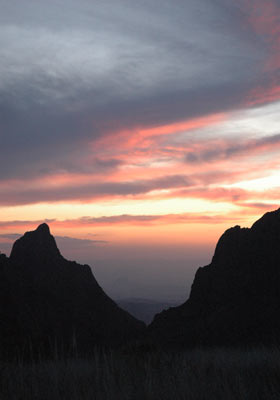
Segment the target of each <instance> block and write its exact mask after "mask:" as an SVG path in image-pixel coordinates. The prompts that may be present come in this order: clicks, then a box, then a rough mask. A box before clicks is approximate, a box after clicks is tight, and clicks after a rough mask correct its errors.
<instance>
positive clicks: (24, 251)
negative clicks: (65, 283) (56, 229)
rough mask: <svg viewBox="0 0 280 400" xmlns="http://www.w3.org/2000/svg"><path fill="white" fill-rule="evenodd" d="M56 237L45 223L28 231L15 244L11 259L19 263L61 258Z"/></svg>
mask: <svg viewBox="0 0 280 400" xmlns="http://www.w3.org/2000/svg"><path fill="white" fill-rule="evenodd" d="M60 257H61V255H60V252H59V250H58V248H57V245H56V242H55V239H54V237H53V236H52V235H51V233H50V228H49V226H48V225H47V224H45V223H43V224H41V225H39V226H38V228H37V229H36V230H34V231H30V232H26V233H25V234H24V235H23V236H22V237H21V238H19V239H18V240H16V242H15V243H14V245H13V248H12V252H11V256H10V260H11V261H12V262H16V263H17V264H24V263H25V262H26V261H28V262H29V263H34V262H40V264H41V265H42V264H44V263H47V262H50V261H51V262H53V261H54V260H55V259H58V258H60Z"/></svg>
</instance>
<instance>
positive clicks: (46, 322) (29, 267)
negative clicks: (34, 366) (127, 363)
mask: <svg viewBox="0 0 280 400" xmlns="http://www.w3.org/2000/svg"><path fill="white" fill-rule="evenodd" d="M144 329H145V325H144V324H143V323H142V322H140V321H138V320H137V319H135V318H134V317H132V316H131V315H130V314H129V313H127V312H126V311H124V310H122V309H121V308H120V307H118V306H117V304H116V303H115V302H114V301H113V300H111V299H110V298H109V297H108V296H107V295H106V294H105V293H104V291H103V290H102V288H101V287H100V286H99V285H98V283H97V281H96V280H95V278H94V276H93V274H92V271H91V269H90V267H89V266H87V265H79V264H77V263H76V262H73V261H67V260H66V259H65V258H64V257H63V256H62V255H61V254H60V252H59V250H58V248H57V246H56V242H55V239H54V237H53V236H52V235H51V234H50V230H49V227H48V225H46V224H42V225H40V226H39V227H38V228H37V229H36V230H35V231H32V232H27V233H25V235H24V236H23V237H21V238H20V239H18V240H17V241H16V242H15V243H14V246H13V249H12V252H11V255H10V257H9V258H7V257H6V256H4V255H3V254H0V340H1V349H0V351H1V353H2V354H3V355H4V356H5V354H6V355H11V354H18V355H19V356H20V355H22V354H29V355H30V354H35V355H38V354H39V353H40V354H42V355H44V354H53V353H54V352H55V353H58V354H68V353H69V354H70V353H71V352H78V353H83V354H88V353H89V352H91V351H92V350H93V348H94V346H96V345H108V344H109V345H118V344H121V343H125V342H126V341H128V340H130V339H132V338H133V339H134V338H135V337H138V336H139V335H141V334H142V332H143V331H144Z"/></svg>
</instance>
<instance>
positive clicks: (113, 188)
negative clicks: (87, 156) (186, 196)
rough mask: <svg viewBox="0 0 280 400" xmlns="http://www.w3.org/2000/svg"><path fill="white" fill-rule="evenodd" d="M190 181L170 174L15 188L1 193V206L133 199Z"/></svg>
mask: <svg viewBox="0 0 280 400" xmlns="http://www.w3.org/2000/svg"><path fill="white" fill-rule="evenodd" d="M191 184H192V181H191V179H190V178H189V177H187V176H184V175H171V176H166V177H163V178H156V179H147V180H138V181H137V180H136V181H128V182H105V183H96V184H95V183H88V184H79V185H68V186H61V187H60V188H59V190H57V188H56V187H46V188H43V187H39V188H36V189H29V188H25V185H21V186H20V185H16V186H15V187H13V188H11V189H10V190H7V189H3V190H1V192H0V205H19V204H32V203H33V204H34V203H40V202H44V201H47V202H58V201H64V200H70V201H71V200H74V201H81V200H90V199H94V198H98V197H106V196H110V197H111V196H130V195H132V196H134V195H140V194H144V193H148V192H151V191H153V190H161V189H170V188H179V187H186V186H190V185H191Z"/></svg>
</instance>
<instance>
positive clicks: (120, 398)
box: [0, 349, 280, 400]
mask: <svg viewBox="0 0 280 400" xmlns="http://www.w3.org/2000/svg"><path fill="white" fill-rule="evenodd" d="M0 368H1V381H0V399H1V400H25V399H26V400H33V399H34V400H35V399H36V400H62V399H63V400H177V399H178V400H183V399H185V400H211V399H213V400H270V399H273V400H279V399H280V350H279V349H255V350H247V351H241V350H224V349H215V350H214V349H213V350H192V351H185V352H183V353H181V354H178V353H177V354H175V353H169V354H168V353H158V352H157V353H152V354H144V355H143V354H142V355H141V354H140V355H138V356H136V355H135V354H124V353H120V352H107V353H98V352H96V354H95V357H94V358H93V359H91V360H82V359H75V360H74V359H72V360H67V361H61V360H60V361H59V360H57V361H42V362H39V363H38V362H37V363H31V364H30V363H29V364H26V363H17V364H9V363H2V364H0Z"/></svg>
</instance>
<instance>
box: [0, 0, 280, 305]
mask: <svg viewBox="0 0 280 400" xmlns="http://www.w3.org/2000/svg"><path fill="white" fill-rule="evenodd" d="M0 6H1V12H0V139H1V141H0V250H1V251H2V252H5V253H7V254H9V251H10V248H11V243H12V242H13V241H14V240H15V239H16V238H17V237H18V236H19V235H21V234H22V233H24V232H25V231H27V230H33V229H35V228H36V227H37V225H38V224H39V223H41V222H42V221H47V222H48V224H49V226H50V229H51V231H52V233H53V234H54V235H55V236H56V237H57V241H58V245H59V247H60V249H61V251H62V253H63V255H64V256H65V257H67V258H70V259H75V260H77V261H79V262H83V263H89V264H90V265H91V266H92V267H93V272H94V274H95V276H96V278H97V279H98V281H99V282H100V284H101V285H102V286H103V287H104V288H105V290H106V292H107V293H108V294H109V295H111V296H113V298H122V297H147V298H155V299H166V300H171V301H178V302H179V301H181V300H183V299H186V297H187V294H188V291H189V288H190V285H191V282H192V279H193V274H194V271H195V270H196V269H197V268H198V267H199V266H202V265H205V264H207V263H209V262H210V260H211V257H212V255H213V251H214V248H215V244H216V242H217V240H218V238H219V236H220V235H221V234H222V233H223V232H224V230H225V229H227V228H229V227H231V226H233V225H241V226H250V225H251V224H252V222H253V221H254V220H256V219H257V218H258V217H260V216H261V215H262V214H263V213H265V212H266V211H269V210H272V209H276V208H278V207H279V200H280V169H279V166H280V157H279V156H280V129H279V127H280V123H279V116H280V0H267V1H263V0H234V1H233V0H213V1H209V0H172V1H171V0H168V1H167V0H137V1H136V0H102V1H97V0H79V1H74V0H67V1H65V0H64V1H63V0H48V1H42V0H0Z"/></svg>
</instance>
